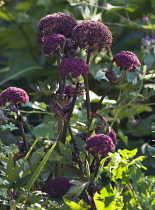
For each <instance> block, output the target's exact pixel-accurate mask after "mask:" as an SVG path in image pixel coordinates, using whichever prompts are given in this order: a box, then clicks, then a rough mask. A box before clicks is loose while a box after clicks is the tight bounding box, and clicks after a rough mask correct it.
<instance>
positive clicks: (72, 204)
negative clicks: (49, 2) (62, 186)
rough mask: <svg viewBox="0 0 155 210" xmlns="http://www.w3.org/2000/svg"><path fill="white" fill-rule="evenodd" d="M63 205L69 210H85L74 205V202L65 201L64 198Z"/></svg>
mask: <svg viewBox="0 0 155 210" xmlns="http://www.w3.org/2000/svg"><path fill="white" fill-rule="evenodd" d="M63 200H64V202H65V204H66V205H67V206H68V207H69V208H70V209H71V210H81V209H83V210H86V209H87V208H83V207H82V206H81V205H79V204H77V203H75V202H74V201H70V200H67V199H66V198H64V199H63Z"/></svg>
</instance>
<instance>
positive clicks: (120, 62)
mask: <svg viewBox="0 0 155 210" xmlns="http://www.w3.org/2000/svg"><path fill="white" fill-rule="evenodd" d="M112 62H116V65H117V66H118V67H120V68H121V69H127V70H128V71H130V72H135V71H136V69H137V68H138V67H139V66H140V65H141V63H140V61H139V60H138V58H137V56H136V55H135V54H134V53H132V52H130V51H121V52H120V53H117V54H116V55H115V56H114V58H113V60H112Z"/></svg>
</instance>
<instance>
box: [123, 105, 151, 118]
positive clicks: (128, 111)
mask: <svg viewBox="0 0 155 210" xmlns="http://www.w3.org/2000/svg"><path fill="white" fill-rule="evenodd" d="M142 112H152V108H151V107H150V106H148V105H137V106H134V108H133V107H126V108H124V109H121V110H120V112H119V118H120V119H123V118H125V117H131V116H135V115H138V114H140V113H142Z"/></svg>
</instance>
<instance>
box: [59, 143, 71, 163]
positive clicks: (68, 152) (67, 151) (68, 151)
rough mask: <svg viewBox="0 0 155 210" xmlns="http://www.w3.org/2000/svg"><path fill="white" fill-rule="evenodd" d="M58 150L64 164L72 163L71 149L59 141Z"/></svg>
mask: <svg viewBox="0 0 155 210" xmlns="http://www.w3.org/2000/svg"><path fill="white" fill-rule="evenodd" d="M59 150H60V153H61V154H62V156H63V158H64V159H65V160H66V162H72V149H71V148H69V147H68V146H67V145H65V144H63V143H62V142H60V141H59Z"/></svg>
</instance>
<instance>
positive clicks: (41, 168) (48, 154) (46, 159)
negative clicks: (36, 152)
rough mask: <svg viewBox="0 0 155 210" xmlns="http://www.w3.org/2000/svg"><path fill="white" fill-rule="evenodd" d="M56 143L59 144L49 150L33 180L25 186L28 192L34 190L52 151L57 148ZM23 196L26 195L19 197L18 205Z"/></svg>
mask: <svg viewBox="0 0 155 210" xmlns="http://www.w3.org/2000/svg"><path fill="white" fill-rule="evenodd" d="M56 143H57V142H55V143H54V144H53V146H52V147H51V148H50V149H49V150H48V152H47V153H46V155H45V157H44V159H43V160H42V161H41V163H40V165H39V166H38V168H37V169H36V171H35V172H34V174H33V176H32V177H31V179H30V180H29V182H28V183H27V185H26V186H25V189H26V190H27V191H29V190H30V189H31V188H32V186H33V184H34V183H35V181H36V180H37V178H38V177H39V175H40V173H41V171H42V170H43V168H44V166H45V164H46V162H47V161H48V159H49V157H50V155H51V153H52V151H53V150H54V148H55V146H56ZM23 196H24V194H22V195H20V196H19V197H18V199H17V203H18V202H19V201H20V200H21V199H22V197H23Z"/></svg>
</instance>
